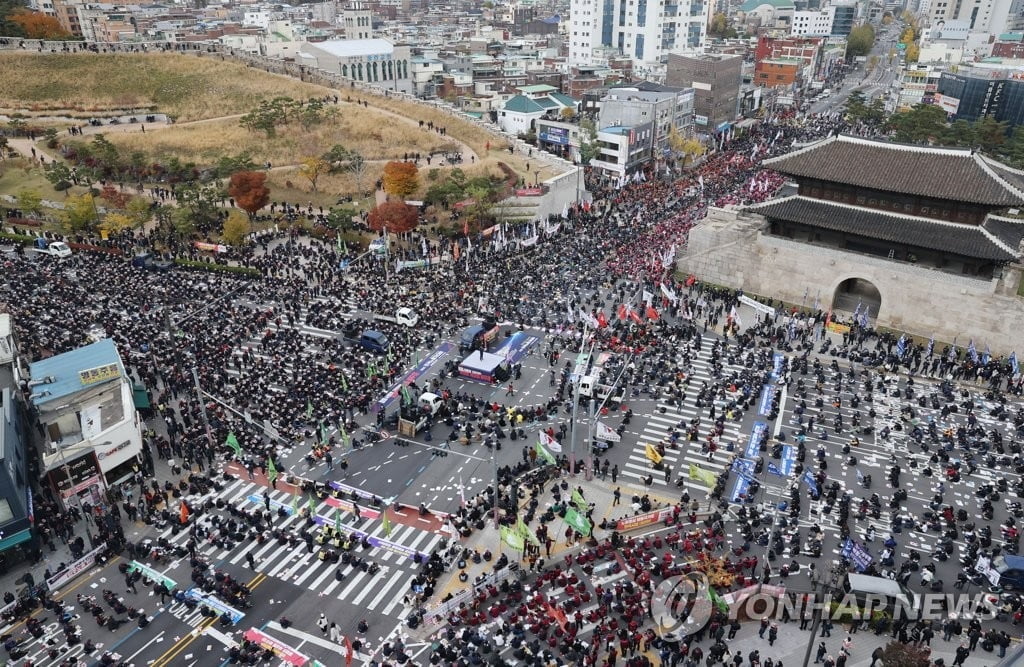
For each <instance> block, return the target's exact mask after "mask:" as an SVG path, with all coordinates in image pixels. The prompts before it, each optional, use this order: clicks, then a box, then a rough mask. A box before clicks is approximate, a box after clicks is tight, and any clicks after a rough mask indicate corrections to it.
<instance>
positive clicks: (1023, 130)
mask: <svg viewBox="0 0 1024 667" xmlns="http://www.w3.org/2000/svg"><path fill="white" fill-rule="evenodd" d="M999 157H1000V158H1001V159H1002V160H1004V161H1005V162H1006V163H1007V164H1009V165H1010V166H1011V167H1014V168H1016V169H1021V168H1024V125H1018V126H1017V127H1015V128H1013V133H1012V134H1011V135H1010V138H1009V140H1007V142H1006V143H1005V144H1003V145H1002V147H1001V149H1000V151H999Z"/></svg>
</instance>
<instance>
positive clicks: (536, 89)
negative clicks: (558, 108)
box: [516, 83, 558, 95]
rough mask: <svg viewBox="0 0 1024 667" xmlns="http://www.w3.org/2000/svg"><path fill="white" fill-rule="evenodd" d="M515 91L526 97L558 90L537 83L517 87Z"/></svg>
mask: <svg viewBox="0 0 1024 667" xmlns="http://www.w3.org/2000/svg"><path fill="white" fill-rule="evenodd" d="M516 90H518V91H519V92H520V93H525V94H527V95H539V94H541V93H553V92H555V91H557V90H558V88H555V87H554V86H549V85H547V84H546V83H538V84H534V85H532V86H519V87H518V88H516Z"/></svg>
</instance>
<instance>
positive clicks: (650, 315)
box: [647, 306, 658, 320]
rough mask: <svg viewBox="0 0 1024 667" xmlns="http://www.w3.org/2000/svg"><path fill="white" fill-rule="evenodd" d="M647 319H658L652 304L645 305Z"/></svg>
mask: <svg viewBox="0 0 1024 667" xmlns="http://www.w3.org/2000/svg"><path fill="white" fill-rule="evenodd" d="M647 319H649V320H656V319H658V311H656V310H655V309H654V306H647Z"/></svg>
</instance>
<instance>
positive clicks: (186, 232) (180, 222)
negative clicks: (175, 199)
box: [169, 208, 196, 238]
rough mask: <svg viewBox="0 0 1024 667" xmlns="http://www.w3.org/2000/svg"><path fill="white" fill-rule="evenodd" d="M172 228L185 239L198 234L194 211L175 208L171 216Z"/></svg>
mask: <svg viewBox="0 0 1024 667" xmlns="http://www.w3.org/2000/svg"><path fill="white" fill-rule="evenodd" d="M169 217H170V222H171V227H173V228H174V231H175V232H176V233H177V234H179V235H181V236H182V237H184V238H189V237H191V236H192V235H193V234H195V232H196V221H195V217H193V215H192V211H190V210H188V209H187V208H175V209H172V210H171V214H170V216H169Z"/></svg>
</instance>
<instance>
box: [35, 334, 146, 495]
mask: <svg viewBox="0 0 1024 667" xmlns="http://www.w3.org/2000/svg"><path fill="white" fill-rule="evenodd" d="M29 376H30V377H31V379H32V380H31V382H32V383H38V384H37V385H36V386H33V387H32V388H31V389H30V391H31V395H30V396H29V403H30V404H31V406H32V407H33V408H34V410H35V414H36V418H37V420H38V422H39V430H40V432H41V433H43V434H44V439H45V442H44V445H43V455H42V461H43V470H42V472H44V473H45V475H46V478H47V480H48V481H49V483H50V485H51V486H52V487H53V491H54V495H56V496H57V497H58V498H60V500H61V502H62V503H64V504H65V505H68V504H69V500H70V499H71V498H72V497H73V496H76V495H77V496H79V498H80V499H81V501H82V502H83V503H85V502H88V503H89V504H91V505H97V504H100V503H102V502H104V498H105V497H106V496H105V494H104V490H105V489H106V487H107V486H108V485H111V484H118V483H120V482H122V481H124V479H126V478H129V477H130V476H131V475H132V474H133V472H134V466H136V465H137V464H138V462H139V460H138V457H139V455H140V454H141V453H142V429H141V420H140V419H139V416H138V413H137V412H136V409H135V394H134V387H133V385H132V383H131V381H130V378H129V377H128V375H127V373H126V372H125V369H124V364H123V363H122V362H121V356H120V355H119V354H118V352H117V348H116V347H115V346H114V342H113V341H112V340H110V339H109V338H105V339H103V340H100V341H97V342H95V343H92V344H91V345H86V346H85V347H80V348H78V349H77V350H72V351H70V352H65V353H63V354H58V355H55V356H52V357H49V358H47V359H42V360H40V361H36V362H34V363H32V364H30V365H29ZM70 504H72V505H73V504H76V503H75V502H71V503H70Z"/></svg>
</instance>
